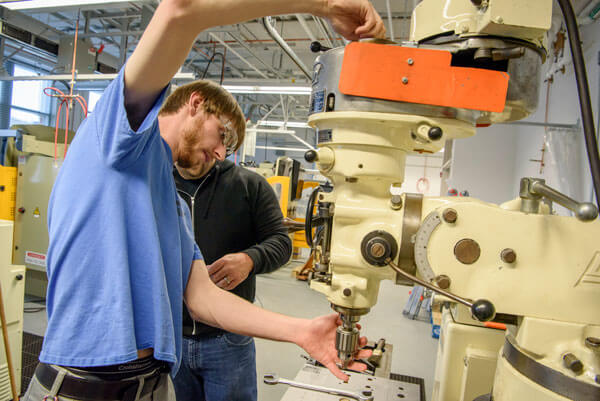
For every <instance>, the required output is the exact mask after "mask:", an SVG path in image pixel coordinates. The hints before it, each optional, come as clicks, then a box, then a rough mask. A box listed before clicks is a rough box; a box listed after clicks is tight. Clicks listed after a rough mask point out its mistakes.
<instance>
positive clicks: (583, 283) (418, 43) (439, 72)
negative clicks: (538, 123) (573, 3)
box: [305, 0, 600, 401]
mask: <svg viewBox="0 0 600 401" xmlns="http://www.w3.org/2000/svg"><path fill="white" fill-rule="evenodd" d="M551 16H552V1H551V0H535V1H533V0H532V1H526V2H523V1H510V0H487V1H469V0H424V1H422V2H421V3H419V5H418V6H417V7H416V9H415V10H414V12H413V19H412V25H411V41H412V42H409V43H407V44H404V45H397V44H394V43H386V42H383V43H382V42H366V43H365V42H363V43H356V42H355V43H351V44H349V45H347V46H346V47H345V48H337V49H333V50H329V51H327V52H325V53H323V54H322V55H321V56H319V57H318V58H317V60H316V62H315V65H314V76H313V92H312V95H311V102H310V107H311V110H310V112H311V116H310V119H309V124H310V125H311V126H312V127H314V128H316V129H317V135H318V149H317V150H316V151H309V152H307V154H306V155H305V158H306V159H307V161H314V162H316V163H317V166H318V168H319V170H320V171H321V173H322V174H323V175H324V176H326V177H328V178H329V179H330V180H331V181H332V183H333V185H334V190H333V191H332V192H330V193H315V196H314V198H315V199H316V200H317V201H318V202H317V209H318V216H315V217H314V218H313V219H311V224H319V225H321V226H322V227H323V232H324V234H323V235H321V236H320V237H318V238H317V239H316V244H315V255H317V256H316V266H315V273H314V274H313V276H312V280H311V288H313V289H315V290H316V291H319V292H321V293H323V294H325V295H326V296H327V298H328V300H329V301H330V302H331V304H332V307H333V309H334V310H336V311H338V312H339V313H341V317H342V321H343V324H342V326H340V327H339V328H338V333H337V339H336V347H337V349H338V355H339V357H340V359H341V360H342V362H343V363H344V364H345V363H347V362H348V361H350V360H351V358H352V356H353V355H354V353H355V352H356V347H357V343H358V338H359V330H358V328H357V326H356V324H357V322H358V321H359V320H360V317H361V316H362V315H364V314H366V313H368V312H369V310H370V309H371V307H372V306H373V305H375V303H376V302H377V295H378V291H379V284H380V281H381V280H384V279H388V280H393V281H395V282H396V283H398V284H412V283H418V284H420V285H423V286H425V287H428V288H430V289H432V290H434V291H435V292H437V293H438V294H440V295H441V296H442V297H444V299H446V300H447V301H449V303H450V305H451V306H450V307H449V308H447V309H445V311H444V315H443V319H442V320H443V323H442V332H441V338H440V347H439V354H438V364H437V366H436V381H435V383H434V389H433V399H434V400H442V401H455V400H461V401H473V400H474V399H477V400H478V401H479V400H491V399H493V400H494V401H515V400H523V401H525V400H527V401H529V400H536V401H537V400H566V399H576V400H598V399H600V384H599V383H598V381H599V380H600V379H599V378H600V376H599V374H600V357H599V349H600V312H599V311H600V280H599V279H598V277H600V243H599V242H598V238H600V222H598V220H597V219H596V217H597V210H596V208H595V206H594V205H592V204H585V203H584V204H580V203H577V202H575V201H574V200H572V199H570V198H568V197H566V196H565V195H563V194H561V193H559V192H557V191H555V190H553V189H552V188H549V187H548V186H546V185H545V183H544V182H543V180H539V179H533V178H524V179H523V180H522V181H521V188H520V197H519V198H518V199H517V200H516V201H514V202H508V203H506V204H505V205H501V206H498V205H494V204H489V203H485V202H482V201H479V200H477V199H473V198H456V197H449V198H445V197H432V198H427V197H423V196H422V195H419V194H403V195H401V196H400V195H394V196H392V195H391V194H390V187H391V186H393V187H400V186H401V184H402V182H403V179H404V166H405V159H406V155H407V154H409V153H414V152H418V153H422V152H436V151H439V150H440V149H441V148H442V147H443V144H444V142H445V141H446V140H449V139H458V138H467V137H469V136H472V135H474V134H475V127H476V126H477V125H489V124H492V123H498V122H506V121H514V120H518V119H521V118H524V117H526V116H527V115H529V114H530V113H531V112H533V111H534V110H535V109H536V107H537V103H538V92H539V90H538V89H539V83H540V82H541V79H540V72H541V66H542V63H543V62H544V61H545V57H546V46H545V33H546V31H547V30H548V29H549V28H550V23H551ZM542 198H547V199H550V200H552V201H554V202H557V203H560V204H561V205H563V206H566V207H567V208H569V209H571V210H572V211H573V212H574V213H575V217H561V216H555V215H551V214H549V213H548V209H547V208H546V207H544V205H543V204H542V203H541V200H542ZM308 227H309V226H308V225H307V228H308ZM488 321H490V322H491V324H490V323H487V324H486V323H485V322H488ZM501 325H505V326H506V327H507V328H508V329H507V330H506V332H504V331H499V330H497V329H496V328H492V327H502V326H501ZM400 353H401V350H400Z"/></svg>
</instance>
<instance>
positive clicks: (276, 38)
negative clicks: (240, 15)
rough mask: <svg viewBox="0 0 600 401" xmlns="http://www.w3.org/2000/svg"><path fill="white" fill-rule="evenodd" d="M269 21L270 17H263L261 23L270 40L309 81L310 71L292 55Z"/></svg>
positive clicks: (291, 51) (294, 54) (310, 77)
mask: <svg viewBox="0 0 600 401" xmlns="http://www.w3.org/2000/svg"><path fill="white" fill-rule="evenodd" d="M271 20H272V18H271V17H264V18H263V19H262V23H263V25H264V27H265V29H266V30H267V32H268V33H269V35H270V36H271V38H273V40H274V41H275V42H277V44H278V45H279V46H280V47H281V49H282V50H283V51H284V52H285V53H286V54H287V55H288V56H289V57H290V58H291V59H292V61H293V62H294V64H296V65H297V66H298V68H300V70H302V72H303V73H304V75H306V77H307V78H308V79H309V80H310V79H312V74H311V73H310V70H309V69H308V68H307V67H306V66H305V65H304V63H303V62H302V60H300V58H299V57H298V56H297V55H296V53H294V51H293V50H292V49H291V48H290V47H289V46H288V44H287V43H285V40H283V38H282V37H281V36H280V35H279V33H278V32H277V31H276V30H275V28H273V26H272V25H271Z"/></svg>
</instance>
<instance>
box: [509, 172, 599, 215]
mask: <svg viewBox="0 0 600 401" xmlns="http://www.w3.org/2000/svg"><path fill="white" fill-rule="evenodd" d="M519 196H520V197H521V202H522V206H521V210H522V211H523V212H527V213H537V209H538V208H539V202H540V200H541V199H542V198H543V197H546V198H548V199H550V200H551V201H553V202H556V203H558V204H559V205H561V206H564V207H566V208H567V209H569V210H570V211H572V212H573V213H575V216H576V217H577V218H578V219H579V220H581V221H593V220H595V219H596V217H598V208H596V205H594V204H593V203H589V202H577V201H576V200H574V199H571V198H569V197H568V196H567V195H565V194H563V193H560V192H558V191H557V190H555V189H554V188H551V187H549V186H548V185H546V181H545V180H543V179H541V178H521V189H520V191H519Z"/></svg>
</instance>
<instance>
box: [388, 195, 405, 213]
mask: <svg viewBox="0 0 600 401" xmlns="http://www.w3.org/2000/svg"><path fill="white" fill-rule="evenodd" d="M390 202H391V203H392V209H394V210H398V209H402V196H400V195H392V199H390Z"/></svg>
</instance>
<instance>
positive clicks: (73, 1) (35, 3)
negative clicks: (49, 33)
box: [0, 0, 147, 11]
mask: <svg viewBox="0 0 600 401" xmlns="http://www.w3.org/2000/svg"><path fill="white" fill-rule="evenodd" d="M146 1H147V0H146ZM140 2H144V0H142V1H140V0H130V1H123V0H87V1H86V0H14V1H0V5H2V6H4V7H6V8H8V9H9V10H34V9H35V10H38V11H42V10H43V9H51V8H61V9H64V8H65V7H78V8H81V9H94V8H98V7H100V6H109V5H110V6H113V7H120V6H125V7H127V6H128V5H129V4H130V3H140Z"/></svg>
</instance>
